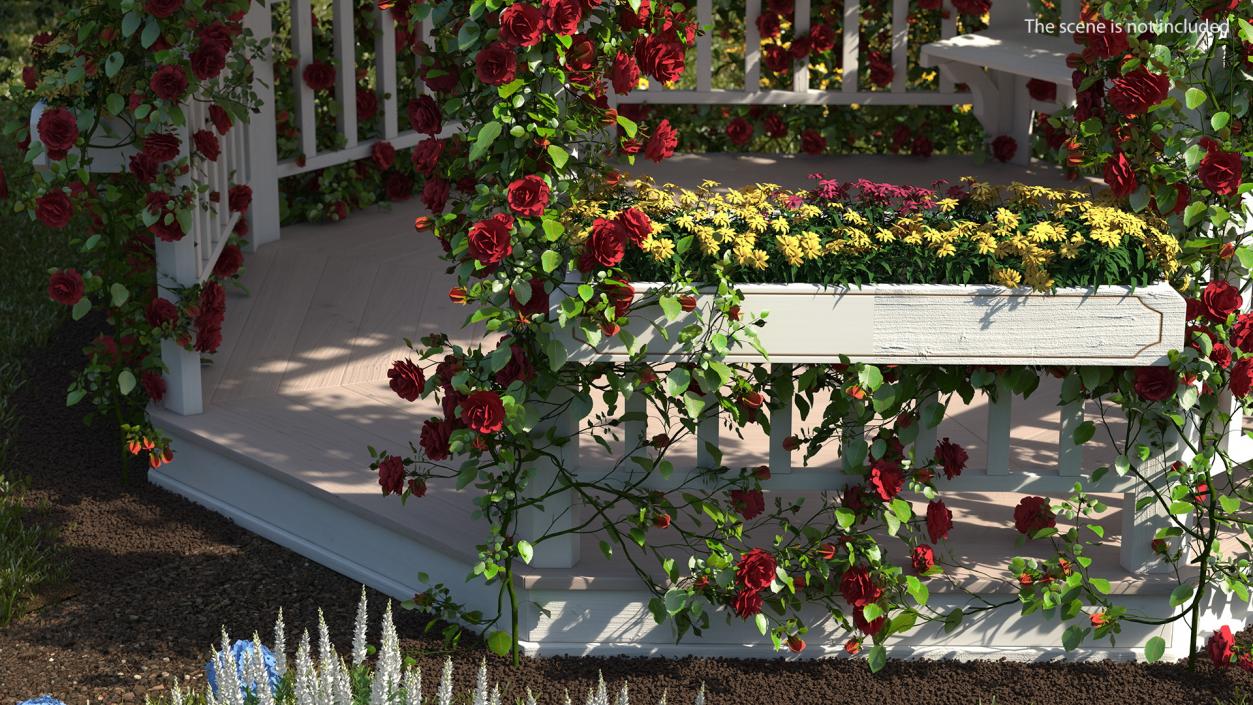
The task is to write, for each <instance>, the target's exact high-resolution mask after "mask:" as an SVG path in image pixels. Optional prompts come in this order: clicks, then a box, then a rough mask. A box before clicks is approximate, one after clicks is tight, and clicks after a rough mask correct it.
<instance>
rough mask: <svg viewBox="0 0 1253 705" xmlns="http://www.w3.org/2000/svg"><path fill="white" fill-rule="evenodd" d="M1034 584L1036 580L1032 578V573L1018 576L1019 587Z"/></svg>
mask: <svg viewBox="0 0 1253 705" xmlns="http://www.w3.org/2000/svg"><path fill="white" fill-rule="evenodd" d="M1034 582H1035V578H1033V577H1031V574H1030V573H1023V574H1022V575H1020V576H1018V584H1019V585H1030V584H1032V583H1034Z"/></svg>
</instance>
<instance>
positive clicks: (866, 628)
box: [853, 610, 888, 636]
mask: <svg viewBox="0 0 1253 705" xmlns="http://www.w3.org/2000/svg"><path fill="white" fill-rule="evenodd" d="M887 621H888V618H887V617H876V618H875V619H874V620H872V621H867V620H866V615H865V613H864V612H862V611H861V610H854V611H853V626H855V627H857V628H858V629H859V630H860V631H861V633H862V634H865V635H867V636H874V635H876V634H878V633H879V632H881V631H883V626H884V625H885V624H887Z"/></svg>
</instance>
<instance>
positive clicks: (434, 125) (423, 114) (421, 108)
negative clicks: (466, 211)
mask: <svg viewBox="0 0 1253 705" xmlns="http://www.w3.org/2000/svg"><path fill="white" fill-rule="evenodd" d="M406 112H407V113H408V114H409V126H410V127H412V128H413V130H414V132H419V133H421V134H424V135H435V134H438V133H439V131H440V130H441V129H442V128H443V118H442V117H441V116H440V112H439V106H438V105H436V104H435V99H434V98H432V97H431V96H429V95H423V96H418V97H417V98H415V99H413V100H411V101H409V105H408V106H407V108H406ZM440 210H443V209H440Z"/></svg>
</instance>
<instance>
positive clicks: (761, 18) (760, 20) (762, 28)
mask: <svg viewBox="0 0 1253 705" xmlns="http://www.w3.org/2000/svg"><path fill="white" fill-rule="evenodd" d="M756 24H757V35H758V36H760V37H761V38H762V39H775V38H777V37H778V36H779V33H780V32H781V31H782V30H783V19H782V18H781V17H779V16H778V15H777V14H775V13H773V12H763V13H761V14H760V15H757V21H756Z"/></svg>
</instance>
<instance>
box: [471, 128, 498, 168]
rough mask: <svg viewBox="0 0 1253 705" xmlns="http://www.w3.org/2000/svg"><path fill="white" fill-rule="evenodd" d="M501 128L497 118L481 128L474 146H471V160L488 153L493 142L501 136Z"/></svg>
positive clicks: (476, 159)
mask: <svg viewBox="0 0 1253 705" xmlns="http://www.w3.org/2000/svg"><path fill="white" fill-rule="evenodd" d="M501 129H502V127H501V124H500V123H499V122H497V121H495V120H492V121H491V122H489V123H487V124H486V125H484V126H483V127H481V128H479V133H478V135H477V136H476V137H475V138H474V146H473V147H471V148H470V161H472V162H474V161H478V160H479V159H480V158H481V157H482V156H483V155H484V154H487V150H488V149H491V146H492V143H493V142H495V141H496V138H497V137H500V131H501Z"/></svg>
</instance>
